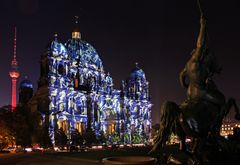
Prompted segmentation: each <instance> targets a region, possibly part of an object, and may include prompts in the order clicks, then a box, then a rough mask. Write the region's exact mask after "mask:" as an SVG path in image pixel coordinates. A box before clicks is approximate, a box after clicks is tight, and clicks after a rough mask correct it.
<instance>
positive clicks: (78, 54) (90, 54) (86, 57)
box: [65, 38, 103, 70]
mask: <svg viewBox="0 0 240 165" xmlns="http://www.w3.org/2000/svg"><path fill="white" fill-rule="evenodd" d="M65 47H66V49H67V52H68V54H69V57H70V58H71V60H75V61H79V62H80V64H79V65H83V66H85V67H88V68H92V69H94V70H97V69H100V70H102V67H103V66H102V61H101V59H100V58H99V55H98V53H97V51H96V49H95V48H94V47H93V46H92V45H90V44H89V43H87V42H86V41H83V40H81V39H75V38H72V39H69V40H68V41H67V42H66V43H65Z"/></svg>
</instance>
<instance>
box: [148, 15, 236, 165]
mask: <svg viewBox="0 0 240 165" xmlns="http://www.w3.org/2000/svg"><path fill="white" fill-rule="evenodd" d="M220 72H221V67H220V66H219V65H218V63H217V60H216V58H215V56H214V55H213V54H212V53H210V50H209V47H208V44H207V21H206V19H205V17H204V16H203V14H201V17H200V32H199V35H198V39H197V44H196V48H195V49H194V50H193V52H192V54H191V57H190V59H189V60H188V61H187V63H186V65H185V67H184V69H183V70H182V71H181V73H180V76H179V78H180V84H181V85H182V86H183V87H184V88H187V99H186V101H184V102H183V103H182V104H180V105H178V104H176V103H174V102H171V101H167V102H164V103H163V104H162V106H161V110H160V115H161V116H160V130H159V133H158V135H157V137H156V138H155V140H154V146H153V148H152V150H151V151H150V152H154V151H157V152H159V153H162V152H163V149H164V147H165V145H166V142H167V140H168V139H169V137H170V135H171V133H172V132H173V133H175V134H177V135H178V137H179V139H180V148H179V149H180V151H183V152H184V153H185V154H187V155H188V156H189V161H190V162H191V163H190V164H200V165H202V164H203V165H205V164H214V163H216V162H214V161H215V160H214V159H215V158H213V155H214V154H218V153H215V151H218V150H219V149H221V148H217V147H219V145H218V144H217V143H218V141H221V139H222V138H221V137H220V128H221V125H222V120H223V118H224V117H225V116H226V115H227V114H228V113H229V111H230V109H231V107H232V106H233V107H234V110H235V113H236V116H235V118H236V119H238V120H240V113H239V108H238V106H237V104H236V101H235V99H233V98H229V99H228V100H227V101H226V99H225V96H224V95H223V94H222V93H221V92H220V91H219V90H218V88H217V86H216V84H215V83H214V81H213V80H212V77H213V76H214V74H216V73H220ZM186 79H188V83H187V82H186ZM186 137H191V138H192V143H193V144H192V145H191V146H187V145H186V143H185V140H186ZM221 144H223V143H221ZM209 146H211V147H210V148H209ZM216 148H217V150H216ZM168 160H169V161H170V162H172V163H179V161H178V160H176V159H174V157H172V156H170V157H169V159H168Z"/></svg>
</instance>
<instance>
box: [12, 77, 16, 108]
mask: <svg viewBox="0 0 240 165" xmlns="http://www.w3.org/2000/svg"><path fill="white" fill-rule="evenodd" d="M16 88H17V79H15V78H12V112H13V111H14V109H15V108H16V104H17V103H16V100H17V99H16V96H17V94H16Z"/></svg>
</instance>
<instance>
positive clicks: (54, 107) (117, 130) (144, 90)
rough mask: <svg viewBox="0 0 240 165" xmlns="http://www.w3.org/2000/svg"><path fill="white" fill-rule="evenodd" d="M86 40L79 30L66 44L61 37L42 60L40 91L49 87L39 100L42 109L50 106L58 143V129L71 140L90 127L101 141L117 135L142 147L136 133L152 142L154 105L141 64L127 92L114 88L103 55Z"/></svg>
mask: <svg viewBox="0 0 240 165" xmlns="http://www.w3.org/2000/svg"><path fill="white" fill-rule="evenodd" d="M80 36H81V35H80V32H78V31H74V32H73V33H72V38H71V39H69V40H68V41H67V42H66V43H65V44H62V43H61V42H59V41H58V38H57V35H55V38H54V40H53V41H52V42H51V43H50V44H49V45H48V47H47V49H46V52H45V53H44V54H43V55H42V56H41V75H40V80H39V90H38V92H37V93H38V95H41V93H44V92H41V91H44V89H43V86H47V88H46V89H47V91H48V94H47V96H48V100H47V101H45V102H44V100H41V99H39V100H41V101H40V102H42V103H40V104H41V105H42V104H47V105H48V106H47V107H48V109H49V118H48V119H46V120H49V133H50V137H51V139H52V142H53V144H54V143H55V140H54V130H56V129H59V128H62V129H63V130H64V132H65V133H66V135H67V137H68V138H69V140H71V133H72V132H73V131H74V130H76V129H77V130H78V131H79V132H80V133H81V134H83V133H84V132H85V131H86V129H87V128H88V127H89V126H90V127H91V129H92V130H93V131H95V134H96V136H97V137H98V136H100V134H101V133H104V135H105V136H106V137H108V142H109V143H111V142H113V141H111V138H112V137H113V136H119V137H120V139H121V140H120V142H122V143H139V142H136V141H134V137H133V136H134V135H138V136H139V137H140V139H141V141H140V142H145V141H147V140H148V138H149V136H150V128H151V107H152V104H151V103H150V101H149V84H148V81H147V80H146V77H145V73H144V72H143V70H142V69H140V68H139V67H138V64H136V66H135V68H134V69H133V71H132V73H131V74H130V77H129V79H127V80H124V81H122V87H121V89H119V90H118V89H114V83H113V79H112V77H111V75H110V74H109V73H107V74H106V73H105V71H104V69H103V64H102V61H101V59H100V58H99V55H98V53H97V52H96V50H95V49H94V47H93V46H91V45H90V44H89V43H87V42H86V41H83V40H82V39H81V38H80ZM38 109H41V107H38ZM88 110H89V111H90V116H88ZM40 111H41V110H40ZM89 119H90V120H89ZM88 120H89V121H90V125H89V123H88Z"/></svg>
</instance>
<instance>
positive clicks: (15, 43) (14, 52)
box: [13, 26, 17, 60]
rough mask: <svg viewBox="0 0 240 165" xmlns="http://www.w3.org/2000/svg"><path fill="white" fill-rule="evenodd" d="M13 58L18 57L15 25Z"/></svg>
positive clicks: (15, 28)
mask: <svg viewBox="0 0 240 165" xmlns="http://www.w3.org/2000/svg"><path fill="white" fill-rule="evenodd" d="M13 44H14V45H13V59H15V60H16V58H17V27H16V26H15V27H14V40H13Z"/></svg>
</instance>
